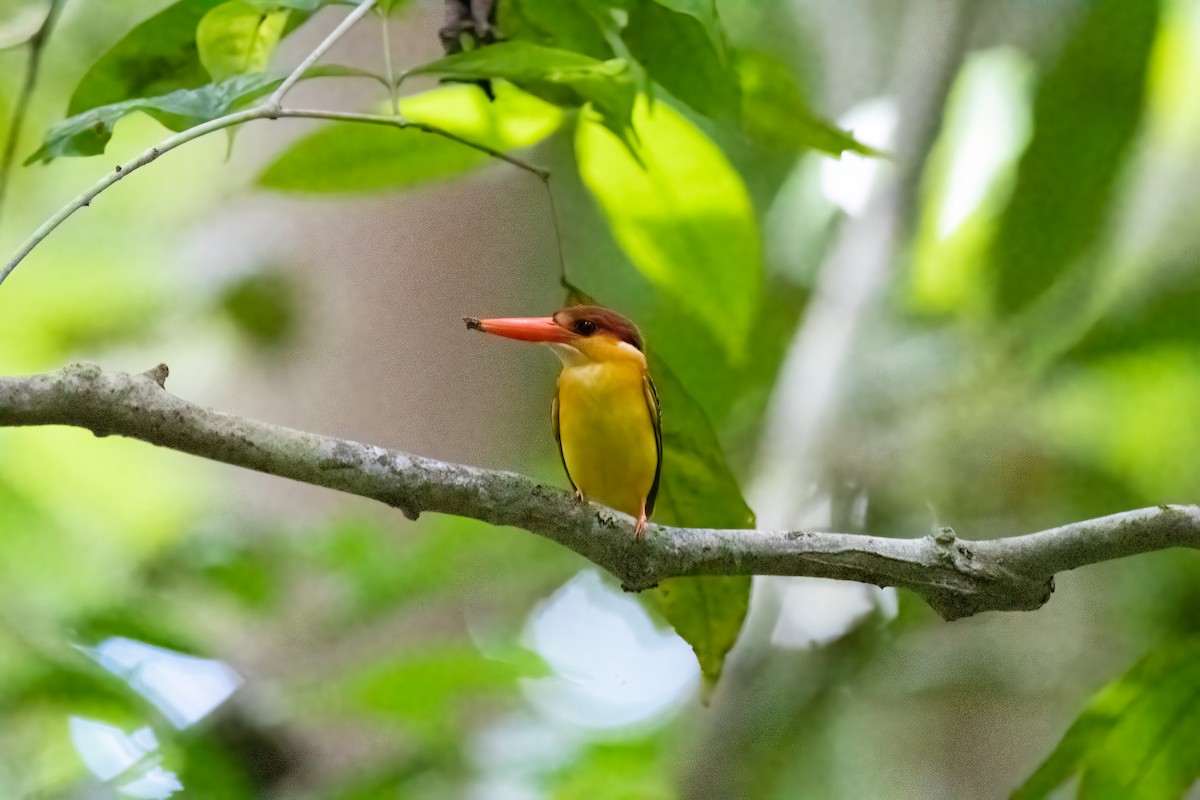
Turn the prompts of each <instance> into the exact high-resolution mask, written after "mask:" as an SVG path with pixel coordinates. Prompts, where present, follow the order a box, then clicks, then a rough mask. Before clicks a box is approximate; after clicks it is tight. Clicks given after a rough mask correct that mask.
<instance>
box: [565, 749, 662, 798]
mask: <svg viewBox="0 0 1200 800" xmlns="http://www.w3.org/2000/svg"><path fill="white" fill-rule="evenodd" d="M666 749H667V748H666V747H665V746H664V743H663V742H662V740H661V736H659V737H639V738H636V739H632V740H627V739H622V740H619V741H604V740H602V741H598V742H592V743H590V744H589V745H588V746H587V748H586V749H585V750H584V751H583V752H582V753H580V754H579V756H578V757H576V758H575V759H574V760H573V761H572V762H571V763H570V764H568V765H567V766H565V767H563V768H562V770H561V771H560V773H559V774H558V775H557V776H555V778H554V779H552V784H551V792H550V797H551V798H553V800H635V798H636V800H674V799H675V798H676V797H678V793H677V792H676V790H675V787H674V781H673V779H672V775H671V765H670V761H669V759H668V755H667V753H666V752H664V751H665V750H666Z"/></svg>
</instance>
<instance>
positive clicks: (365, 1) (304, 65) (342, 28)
mask: <svg viewBox="0 0 1200 800" xmlns="http://www.w3.org/2000/svg"><path fill="white" fill-rule="evenodd" d="M374 7H375V0H362V2H361V3H359V4H358V6H357V7H356V8H355V9H354V10H353V11H351V12H350V13H349V14H347V15H346V18H345V19H343V20H342V21H341V22H339V23H338V25H337V27H336V28H334V29H333V30H332V31H330V32H329V35H328V36H326V37H325V39H324V40H323V41H322V42H321V43H320V44H319V45H317V46H316V47H315V48H314V49H313V51H312V52H311V53H309V54H308V55H307V56H305V58H304V60H303V61H301V62H300V66H298V67H296V68H295V69H294V70H292V74H291V75H288V76H287V78H285V79H284V81H283V83H281V84H279V88H278V89H276V90H275V92H274V93H273V94H272V95H271V96H270V97H269V98H267V102H266V103H264V106H265V107H267V108H279V106H280V104H281V103H283V98H284V96H285V95H287V93H288V92H289V91H291V89H292V87H293V86H295V85H296V82H297V81H299V80H300V79H301V78H302V77H304V73H306V72H308V68H309V67H311V66H312V65H313V64H315V63H317V61H319V60H320V58H321V56H323V55H325V53H326V52H328V50H329V48H331V47H333V45H334V44H335V43H336V42H337V41H338V39H341V38H342V37H343V36H345V35H346V32H347V31H349V30H350V29H351V28H353V27H354V26H355V25H357V24H358V21H359V20H360V19H362V18H363V17H364V16H366V15H367V13H368V12H369V11H370V10H371V9H372V8H374Z"/></svg>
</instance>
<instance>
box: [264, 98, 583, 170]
mask: <svg viewBox="0 0 1200 800" xmlns="http://www.w3.org/2000/svg"><path fill="white" fill-rule="evenodd" d="M495 92H496V100H495V101H494V102H489V101H488V99H487V96H486V95H484V93H483V92H481V91H480V90H479V89H478V88H476V87H474V86H445V87H442V88H439V89H434V90H433V91H430V92H425V93H423V94H419V95H415V96H413V97H407V98H404V99H403V100H402V101H401V110H402V112H403V114H404V115H405V116H406V117H408V118H409V119H412V120H416V121H420V122H426V123H430V124H436V125H438V126H439V127H442V128H444V129H446V130H449V131H452V132H453V133H455V134H457V135H459V136H462V137H463V138H465V139H468V140H470V141H473V142H478V143H480V144H484V145H487V146H489V147H493V148H496V149H498V150H509V149H513V148H517V147H527V146H529V145H532V144H536V143H537V142H539V141H541V140H542V139H544V138H545V137H547V136H549V135H550V134H551V133H553V132H554V130H555V129H556V128H558V126H559V125H560V124H561V122H562V111H560V110H559V109H558V108H555V107H554V106H552V105H550V104H548V103H544V102H542V101H540V100H538V99H537V98H535V97H531V96H530V95H528V94H525V93H524V92H520V91H518V90H516V89H514V88H513V87H511V86H507V85H504V84H497V85H496V86H495ZM489 160H494V159H491V157H490V156H488V155H487V154H486V153H482V152H480V151H478V150H473V149H471V148H469V147H466V146H465V145H462V144H459V143H457V142H454V141H451V140H450V139H446V138H444V137H441V136H437V135H435V134H430V133H425V132H424V131H420V130H417V129H415V128H408V129H398V128H392V127H387V126H383V125H363V124H360V123H349V122H338V123H333V124H331V125H327V126H325V127H323V128H321V129H319V130H317V131H316V132H315V133H312V134H310V135H309V136H306V137H305V138H303V139H301V140H299V141H298V142H296V143H295V144H294V145H292V146H291V147H290V148H289V149H288V150H287V151H285V152H284V153H283V155H281V156H280V157H279V158H278V159H276V161H275V162H274V163H273V164H271V166H269V167H268V168H267V170H266V171H265V172H264V173H263V174H262V176H261V177H260V178H259V183H260V184H261V185H262V186H265V187H267V188H270V189H278V190H282V191H292V192H364V191H383V190H388V189H398V188H402V187H405V186H412V185H414V184H418V183H422V182H425V181H430V180H435V179H437V178H444V177H447V176H450V175H457V174H461V173H463V172H467V171H469V170H472V169H475V168H477V167H480V166H482V165H484V164H486V163H488V161H489Z"/></svg>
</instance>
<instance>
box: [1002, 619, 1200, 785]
mask: <svg viewBox="0 0 1200 800" xmlns="http://www.w3.org/2000/svg"><path fill="white" fill-rule="evenodd" d="M1198 704H1200V642H1197V641H1196V640H1195V639H1190V638H1189V639H1180V640H1175V641H1171V642H1168V643H1166V644H1164V645H1162V646H1160V647H1159V648H1157V649H1155V650H1153V651H1151V652H1150V654H1148V655H1147V656H1146V657H1145V658H1144V659H1142V660H1141V661H1140V662H1138V663H1137V664H1136V665H1135V666H1134V667H1133V669H1131V670H1130V671H1129V672H1128V673H1126V674H1125V675H1123V676H1122V677H1120V678H1118V679H1117V680H1116V681H1114V682H1113V683H1111V684H1110V685H1109V686H1107V687H1105V689H1104V690H1103V691H1102V692H1100V693H1099V694H1097V695H1096V697H1095V698H1094V699H1093V700H1092V702H1091V703H1090V704H1089V705H1088V708H1087V710H1085V711H1084V712H1083V714H1082V716H1080V717H1079V719H1078V720H1076V721H1075V724H1074V725H1072V726H1071V728H1070V729H1069V730H1068V731H1067V734H1066V736H1064V737H1063V740H1062V741H1061V742H1060V743H1059V745H1058V747H1057V748H1055V750H1054V752H1053V753H1051V754H1050V757H1049V758H1048V759H1047V760H1046V762H1045V763H1044V764H1042V765H1041V766H1040V767H1038V769H1037V771H1036V772H1035V773H1034V774H1033V775H1031V776H1030V778H1029V780H1028V781H1026V782H1025V783H1024V784H1023V785H1022V786H1021V788H1020V789H1018V790H1017V791H1016V792H1015V793H1014V794H1013V798H1014V800H1034V798H1041V797H1046V796H1048V795H1049V794H1050V793H1051V792H1052V791H1053V790H1054V789H1056V788H1058V786H1059V785H1061V784H1062V783H1065V782H1066V781H1067V780H1068V779H1070V778H1071V777H1072V776H1073V775H1075V774H1077V773H1078V774H1079V776H1080V777H1079V792H1078V795H1077V796H1078V797H1079V798H1081V800H1086V799H1088V798H1109V797H1111V798H1118V797H1119V798H1129V800H1138V799H1139V798H1158V797H1179V796H1181V795H1183V793H1184V792H1185V791H1186V790H1187V789H1188V788H1189V787H1190V786H1191V785H1192V784H1193V783H1194V782H1195V781H1196V778H1197V776H1200V755H1198V753H1197V739H1198V738H1200V727H1198V726H1200V707H1198Z"/></svg>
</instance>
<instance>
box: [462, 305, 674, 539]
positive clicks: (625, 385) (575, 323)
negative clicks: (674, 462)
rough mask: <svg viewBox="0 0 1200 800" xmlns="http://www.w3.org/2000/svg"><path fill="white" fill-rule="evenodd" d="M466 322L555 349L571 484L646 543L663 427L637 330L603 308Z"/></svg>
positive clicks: (557, 415)
mask: <svg viewBox="0 0 1200 800" xmlns="http://www.w3.org/2000/svg"><path fill="white" fill-rule="evenodd" d="M465 320H466V323H467V327H468V328H473V329H475V330H479V331H483V332H484V333H494V334H496V335H497V336H504V337H506V338H508V339H519V340H521V341H523V342H544V343H546V344H548V345H550V347H551V348H553V350H554V352H555V354H557V355H558V357H559V359H561V360H562V364H563V371H562V374H561V375H559V377H558V390H557V391H556V392H555V394H554V402H553V404H552V405H551V410H550V420H551V423H552V424H553V426H554V438H555V439H557V440H558V452H559V455H561V456H562V462H563V467H564V468H565V469H566V471H567V480H569V481H570V482H571V486H572V487H573V488H574V489H575V494H576V496H577V497H578V498H579V499H580V500H585V499H588V498H591V499H594V500H598V501H600V502H601V503H604V504H605V505H607V506H610V507H612V508H615V509H617V510H618V511H624V512H625V513H626V514H629V515H630V516H631V517H633V518H635V519H636V520H637V526H636V527H635V528H634V533H635V535H636V536H637V537H638V538H641V535H642V531H643V530H644V529H645V527H646V520H647V518H649V516H650V515H651V514H652V513H654V500H655V497H656V495H657V494H658V480H659V477H660V475H661V474H662V424H661V419H660V416H659V407H658V393H657V392H656V391H655V390H654V383H653V382H652V381H651V380H650V372H649V371H648V370H647V368H646V354H645V353H644V352H643V350H642V336H641V334H640V333H639V332H638V329H637V327H636V326H635V325H634V324H633V323H632V322H630V321H629V320H627V319H626V318H625V317H623V316H621V315H620V314H618V313H616V312H615V311H609V310H608V309H607V308H601V307H600V306H571V307H570V308H564V309H563V310H562V311H559V312H558V313H556V314H555V315H554V316H552V317H512V318H506V319H475V318H473V317H466V318H465Z"/></svg>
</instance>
